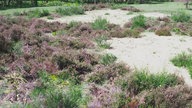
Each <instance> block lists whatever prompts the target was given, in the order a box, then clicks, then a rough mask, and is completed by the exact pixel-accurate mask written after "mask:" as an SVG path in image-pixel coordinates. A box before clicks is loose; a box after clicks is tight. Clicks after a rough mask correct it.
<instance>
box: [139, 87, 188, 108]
mask: <svg viewBox="0 0 192 108" xmlns="http://www.w3.org/2000/svg"><path fill="white" fill-rule="evenodd" d="M191 98H192V92H191V89H190V88H188V87H186V86H184V85H178V86H175V87H168V88H163V87H161V88H157V89H155V90H152V91H151V92H149V93H148V94H147V95H146V96H145V99H144V101H145V103H143V104H141V107H160V108H162V107H167V108H176V107H179V108H190V107H192V100H191Z"/></svg>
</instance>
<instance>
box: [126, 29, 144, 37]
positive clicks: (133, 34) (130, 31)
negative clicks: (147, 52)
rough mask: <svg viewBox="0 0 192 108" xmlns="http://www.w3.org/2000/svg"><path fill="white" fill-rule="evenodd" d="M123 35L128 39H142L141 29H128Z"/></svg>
mask: <svg viewBox="0 0 192 108" xmlns="http://www.w3.org/2000/svg"><path fill="white" fill-rule="evenodd" d="M123 34H124V35H125V36H126V37H132V38H140V37H141V36H140V34H141V31H140V30H139V29H126V30H124V32H123Z"/></svg>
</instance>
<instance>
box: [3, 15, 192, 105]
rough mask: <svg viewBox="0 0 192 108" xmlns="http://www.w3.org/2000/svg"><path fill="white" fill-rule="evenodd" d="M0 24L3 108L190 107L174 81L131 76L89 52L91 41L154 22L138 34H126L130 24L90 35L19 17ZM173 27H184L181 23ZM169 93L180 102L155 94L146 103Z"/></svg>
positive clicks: (79, 28)
mask: <svg viewBox="0 0 192 108" xmlns="http://www.w3.org/2000/svg"><path fill="white" fill-rule="evenodd" d="M159 20H160V19H159ZM161 20H164V19H161ZM165 20H166V19H165ZM0 21H1V22H0V104H1V105H4V104H6V102H8V107H10V106H11V107H12V105H13V107H37V108H39V106H42V107H53V106H57V107H64V106H71V107H89V108H96V107H97V108H107V107H108V108H112V107H114V108H122V107H123V108H129V107H130V108H135V107H140V106H142V105H144V106H145V105H153V103H152V102H157V104H155V105H162V104H163V105H164V101H162V103H158V102H159V101H158V100H161V99H165V100H166V99H167V100H169V103H170V104H169V105H172V104H174V103H177V105H178V106H182V105H184V104H185V105H190V104H191V103H190V102H191V101H188V100H189V99H190V97H189V96H190V94H191V92H190V90H187V91H186V90H185V88H184V86H183V82H182V81H180V80H178V79H177V77H176V76H169V79H167V78H166V76H165V77H164V76H160V78H159V76H154V75H147V74H142V73H138V74H133V72H132V70H130V68H129V66H126V65H124V64H118V63H114V61H115V60H116V57H113V56H106V57H103V58H101V57H100V56H99V55H97V54H94V53H92V52H93V51H94V50H95V49H96V48H97V46H96V45H95V43H94V39H97V38H100V37H101V36H107V37H109V38H107V39H110V38H112V37H118V38H123V37H128V36H131V37H134V38H136V37H137V36H136V35H137V34H138V33H140V32H142V31H144V30H143V29H146V28H152V27H154V26H156V25H158V24H159V21H157V22H155V21H154V22H153V21H152V22H150V21H149V22H147V23H146V28H143V29H140V28H137V29H131V28H130V27H131V23H130V25H129V24H128V25H127V26H126V27H125V28H121V27H120V26H117V25H115V24H107V25H106V27H107V28H108V29H106V30H105V29H104V30H98V29H97V30H94V29H93V28H92V27H91V24H90V23H79V22H71V23H69V24H65V23H59V22H51V23H48V22H46V21H44V20H40V19H25V18H23V17H17V18H7V17H4V16H0ZM157 23H158V24H157ZM178 28H180V29H182V28H183V29H184V28H188V27H183V24H181V25H178ZM126 30H130V31H126ZM125 31H126V32H125ZM112 34H113V35H112ZM134 75H135V76H134ZM153 78H155V79H153ZM156 79H161V82H159V80H156ZM166 79H167V80H166ZM178 81H180V83H179V82H178ZM163 84H164V85H165V84H166V85H167V86H166V88H165V86H163V87H162V85H163ZM130 85H131V86H130ZM175 85H176V86H178V87H174V86H175ZM152 86H153V88H152ZM170 86H171V87H170ZM179 86H181V87H179ZM182 87H183V88H182ZM174 88H176V89H177V90H178V92H180V91H181V92H184V95H185V96H183V97H184V98H185V99H184V98H183V97H182V96H181V95H176V94H177V93H178V92H174V94H173V95H171V96H177V97H176V99H175V100H173V101H170V100H172V99H173V98H172V97H167V95H163V94H161V93H157V94H158V96H161V97H158V98H149V97H151V96H152V97H155V96H154V94H156V92H158V91H162V92H163V93H165V94H168V95H170V93H169V91H172V89H174ZM146 91H147V94H145V95H143V94H142V93H143V92H146ZM181 94H183V93H181ZM140 95H141V96H140ZM87 96H88V97H87ZM180 97H182V98H180ZM157 99H158V100H157ZM186 99H188V100H186ZM145 102H146V103H145ZM143 103H145V104H143ZM180 103H181V104H180ZM185 105H184V106H185ZM5 107H7V106H5Z"/></svg>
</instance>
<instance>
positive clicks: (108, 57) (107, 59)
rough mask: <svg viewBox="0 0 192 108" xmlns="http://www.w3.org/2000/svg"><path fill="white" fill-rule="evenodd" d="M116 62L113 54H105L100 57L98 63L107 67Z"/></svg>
mask: <svg viewBox="0 0 192 108" xmlns="http://www.w3.org/2000/svg"><path fill="white" fill-rule="evenodd" d="M116 60H117V57H115V56H114V55H113V54H105V55H103V56H102V57H101V61H100V63H101V64H103V65H109V64H112V63H114V62H115V61H116Z"/></svg>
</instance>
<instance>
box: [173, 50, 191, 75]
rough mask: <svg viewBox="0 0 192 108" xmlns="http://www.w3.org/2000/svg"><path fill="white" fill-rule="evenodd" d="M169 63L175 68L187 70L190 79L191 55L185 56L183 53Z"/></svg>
mask: <svg viewBox="0 0 192 108" xmlns="http://www.w3.org/2000/svg"><path fill="white" fill-rule="evenodd" d="M171 62H172V63H173V64H174V65H175V66H178V67H185V68H187V69H188V70H189V74H190V75H191V78H192V54H187V53H184V52H183V53H181V54H178V55H177V56H175V57H174V58H173V59H171Z"/></svg>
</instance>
